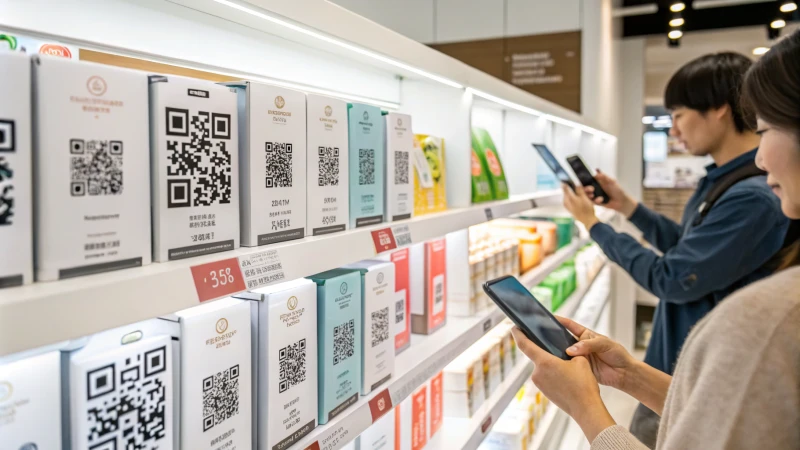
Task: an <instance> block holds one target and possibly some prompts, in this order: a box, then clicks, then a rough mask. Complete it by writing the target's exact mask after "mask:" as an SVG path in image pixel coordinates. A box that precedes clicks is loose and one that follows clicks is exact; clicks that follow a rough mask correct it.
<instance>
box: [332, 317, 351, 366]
mask: <svg viewBox="0 0 800 450" xmlns="http://www.w3.org/2000/svg"><path fill="white" fill-rule="evenodd" d="M355 330H356V329H355V322H354V321H353V320H352V319H350V320H349V321H347V322H345V323H343V324H341V325H339V326H336V327H333V365H334V366H335V365H337V364H339V363H340V362H342V361H344V360H345V359H347V358H349V357H351V356H353V355H354V354H355V345H356V333H355Z"/></svg>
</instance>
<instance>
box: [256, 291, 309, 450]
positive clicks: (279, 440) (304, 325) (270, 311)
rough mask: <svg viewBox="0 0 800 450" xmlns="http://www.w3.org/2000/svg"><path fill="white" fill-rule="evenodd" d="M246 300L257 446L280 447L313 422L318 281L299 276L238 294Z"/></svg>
mask: <svg viewBox="0 0 800 450" xmlns="http://www.w3.org/2000/svg"><path fill="white" fill-rule="evenodd" d="M242 298H247V299H250V300H254V301H253V302H251V317H252V319H251V323H252V324H253V326H257V327H258V331H257V332H256V331H255V330H254V332H253V340H252V341H253V345H252V347H253V361H257V363H256V364H255V366H254V370H253V379H254V380H256V383H257V386H258V388H257V390H256V392H255V396H254V401H253V404H254V405H255V406H256V410H257V411H258V413H257V414H253V426H254V429H255V430H256V434H257V435H258V449H259V450H284V449H286V448H289V447H290V446H291V445H292V444H294V443H295V442H297V441H298V440H300V439H302V438H303V436H305V435H306V434H308V433H309V432H311V430H313V429H314V428H315V427H316V426H317V414H318V408H319V404H318V402H317V285H316V284H315V283H314V282H313V281H310V280H307V279H304V278H301V279H298V280H294V281H288V282H286V283H280V284H274V285H271V286H267V287H265V288H262V289H257V290H255V291H253V292H250V293H247V294H242Z"/></svg>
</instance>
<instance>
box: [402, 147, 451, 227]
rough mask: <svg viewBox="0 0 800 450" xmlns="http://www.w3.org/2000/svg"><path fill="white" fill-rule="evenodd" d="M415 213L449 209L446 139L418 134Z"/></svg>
mask: <svg viewBox="0 0 800 450" xmlns="http://www.w3.org/2000/svg"><path fill="white" fill-rule="evenodd" d="M411 156H412V158H413V159H414V168H415V170H414V214H416V215H422V214H430V213H434V212H439V211H444V210H446V209H447V192H446V190H445V186H446V184H445V161H444V139H442V138H438V137H435V136H428V135H425V134H418V135H416V139H415V140H414V151H413V152H412V154H411Z"/></svg>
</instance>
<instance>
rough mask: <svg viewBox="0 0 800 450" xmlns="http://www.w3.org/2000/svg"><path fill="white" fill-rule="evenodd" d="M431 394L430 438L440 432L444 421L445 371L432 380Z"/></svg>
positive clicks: (429, 407)
mask: <svg viewBox="0 0 800 450" xmlns="http://www.w3.org/2000/svg"><path fill="white" fill-rule="evenodd" d="M428 384H429V385H430V390H429V391H428V392H429V395H428V417H429V418H430V426H429V427H428V430H430V431H429V433H430V435H429V438H430V439H433V437H434V436H435V435H436V433H438V432H439V430H441V428H442V424H443V423H444V373H443V372H439V373H438V374H437V375H435V376H434V377H433V378H431V380H430V382H429V383H428Z"/></svg>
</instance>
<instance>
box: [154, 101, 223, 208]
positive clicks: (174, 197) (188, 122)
mask: <svg viewBox="0 0 800 450" xmlns="http://www.w3.org/2000/svg"><path fill="white" fill-rule="evenodd" d="M166 117H167V131H166V133H167V136H169V138H168V139H167V161H168V164H167V206H168V207H169V208H183V207H188V206H210V205H213V204H226V203H230V202H231V196H232V195H233V194H232V191H231V186H232V180H233V178H232V175H233V173H232V172H233V169H232V159H231V150H230V149H229V148H228V144H229V142H228V141H230V139H231V116H230V114H218V113H213V112H212V113H209V112H206V111H199V112H198V113H197V114H196V115H195V114H190V112H189V110H188V109H178V108H170V107H167V108H166Z"/></svg>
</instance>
